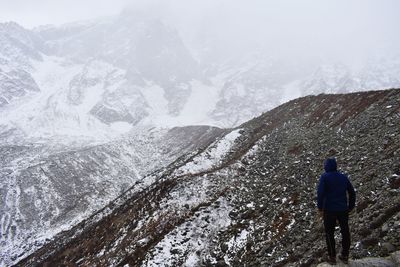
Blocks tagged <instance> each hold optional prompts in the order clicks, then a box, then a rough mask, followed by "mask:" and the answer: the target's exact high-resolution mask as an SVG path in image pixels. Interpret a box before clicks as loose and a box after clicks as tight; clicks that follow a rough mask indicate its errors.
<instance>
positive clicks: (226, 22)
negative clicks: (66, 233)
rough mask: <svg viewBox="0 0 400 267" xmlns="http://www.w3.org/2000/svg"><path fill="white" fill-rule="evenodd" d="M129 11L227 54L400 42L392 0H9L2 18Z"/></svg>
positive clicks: (349, 53) (321, 51)
mask: <svg viewBox="0 0 400 267" xmlns="http://www.w3.org/2000/svg"><path fill="white" fill-rule="evenodd" d="M94 6H95V7H96V8H93V7H94ZM124 9H129V10H133V11H134V12H140V13H144V14H146V16H152V17H154V18H158V19H161V20H163V21H166V23H168V24H169V25H171V26H172V27H174V28H176V29H178V32H179V33H180V35H181V36H182V37H183V39H184V40H185V42H187V43H190V44H191V46H192V47H196V48H197V49H198V50H201V49H202V48H203V46H205V44H204V43H207V45H209V44H210V43H211V45H212V46H214V49H216V51H217V52H216V53H218V54H226V57H232V56H234V57H240V54H241V53H244V52H245V53H249V51H252V52H257V51H262V53H263V54H265V55H273V56H274V57H277V58H284V59H289V60H293V59H295V60H296V61H298V60H305V61H308V60H313V59H315V58H318V59H322V60H327V61H329V62H335V61H339V62H341V61H344V62H347V63H348V64H349V65H355V66H357V65H358V64H361V63H360V62H362V61H364V60H366V59H368V58H370V57H375V56H378V57H379V56H381V55H397V54H398V53H399V52H398V51H399V50H398V48H399V47H400V37H399V35H398V33H397V32H398V30H397V27H398V25H400V17H399V16H398V14H396V11H397V10H400V2H399V1H393V0H385V1H373V0H369V1H362V0H351V1H344V0H339V1H338V0H336V1H318V2H316V1H311V0H303V1H293V0H284V1H261V0H252V1H247V2H246V3H245V2H244V1H228V0H216V1H211V0H207V1H201V2H200V1H194V0H191V1H179V0H169V1H160V0H152V1H144V0H142V1H127V0H116V1H112V2H111V1H105V0H100V1H94V0H88V1H84V2H82V1H77V0H73V1H65V0H62V1H57V2H55V1H49V0H40V1H35V2H33V1H26V0H25V1H24V0H16V1H10V0H6V1H5V2H3V3H2V4H1V9H0V18H1V19H0V21H1V22H4V21H15V22H17V23H19V24H21V25H22V26H24V27H26V28H34V27H37V26H40V25H45V24H54V25H60V24H64V23H70V22H75V21H82V20H91V19H95V18H98V17H105V16H114V15H117V14H120V13H121V12H122V11H123V10H124Z"/></svg>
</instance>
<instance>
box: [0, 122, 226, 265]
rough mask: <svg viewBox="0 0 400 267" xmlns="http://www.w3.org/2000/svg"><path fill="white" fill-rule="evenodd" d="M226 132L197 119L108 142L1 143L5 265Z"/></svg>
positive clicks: (1, 240)
mask: <svg viewBox="0 0 400 267" xmlns="http://www.w3.org/2000/svg"><path fill="white" fill-rule="evenodd" d="M221 132H223V131H222V130H220V129H218V128H213V127H208V126H193V127H189V128H188V129H187V128H175V129H173V130H171V131H168V130H163V131H156V130H147V131H143V132H138V131H136V132H134V133H131V135H126V136H125V138H124V139H123V140H116V141H113V142H109V143H106V144H100V145H98V144H91V145H89V144H86V145H85V146H82V145H81V144H75V145H73V144H68V145H65V146H62V145H60V144H59V142H57V141H55V143H56V144H58V146H55V147H51V146H50V145H49V144H41V145H40V144H25V145H20V146H17V145H1V146H0V151H1V154H2V158H1V161H0V163H1V165H0V166H1V168H0V174H1V177H2V179H3V180H2V183H1V184H0V192H1V196H2V205H1V207H0V227H1V229H2V231H1V233H2V235H1V236H0V247H1V253H0V258H1V261H0V265H6V266H8V265H10V264H12V263H13V262H14V263H15V262H16V261H17V260H18V259H19V258H20V257H23V255H25V254H26V253H30V252H32V251H34V250H35V249H36V248H37V247H39V246H40V245H41V244H43V243H44V242H47V241H48V240H49V239H51V238H52V237H53V236H54V235H55V234H57V233H59V232H61V231H64V230H67V229H69V228H71V227H72V226H73V225H75V224H77V223H78V222H80V221H82V220H83V219H85V218H87V217H88V216H89V215H91V214H93V213H94V212H95V211H97V210H99V209H100V208H102V207H104V206H105V205H107V204H108V203H109V202H110V201H112V200H113V199H115V198H116V197H118V196H119V195H121V194H122V193H123V192H125V191H126V190H127V189H128V188H130V187H131V186H132V185H134V187H141V186H144V185H145V184H146V181H147V180H146V179H144V178H143V177H144V176H146V175H147V174H148V173H150V172H153V171H155V170H157V169H160V168H162V167H164V166H166V165H168V164H169V163H171V162H172V161H174V160H175V159H177V158H178V157H180V156H181V155H183V154H184V153H187V152H191V151H196V150H197V149H204V147H205V146H207V145H209V144H210V142H211V141H212V140H214V138H215V137H216V136H219V135H220V134H221ZM193 138H194V139H193Z"/></svg>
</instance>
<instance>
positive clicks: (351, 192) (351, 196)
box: [347, 179, 356, 211]
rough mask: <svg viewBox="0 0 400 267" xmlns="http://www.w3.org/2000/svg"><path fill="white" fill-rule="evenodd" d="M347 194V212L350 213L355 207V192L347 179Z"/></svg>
mask: <svg viewBox="0 0 400 267" xmlns="http://www.w3.org/2000/svg"><path fill="white" fill-rule="evenodd" d="M347 192H348V193H349V211H351V210H353V209H354V207H355V206H356V191H355V190H354V187H353V185H352V184H351V182H350V180H349V179H347Z"/></svg>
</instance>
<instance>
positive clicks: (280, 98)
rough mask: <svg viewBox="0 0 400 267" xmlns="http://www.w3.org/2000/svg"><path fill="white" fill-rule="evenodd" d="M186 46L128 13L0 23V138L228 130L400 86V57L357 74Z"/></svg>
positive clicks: (166, 28)
mask: <svg viewBox="0 0 400 267" xmlns="http://www.w3.org/2000/svg"><path fill="white" fill-rule="evenodd" d="M204 43H207V42H206V41H204ZM188 44H190V42H186V43H185V42H184V41H183V39H182V38H181V36H180V33H179V32H178V31H177V30H176V29H175V28H174V27H173V26H172V25H169V24H168V23H167V22H165V21H163V20H161V19H157V18H154V17H153V16H148V15H146V14H145V13H139V12H134V11H132V10H129V11H125V12H122V13H121V14H120V15H118V16H114V17H108V18H102V19H97V20H92V21H86V22H76V23H70V24H66V25H61V26H42V27H38V28H35V29H34V30H27V29H24V28H22V27H21V26H19V25H18V24H16V23H3V24H1V27H0V84H1V87H0V109H1V113H2V118H1V121H0V125H1V128H2V130H1V132H2V133H3V135H4V133H5V132H10V131H11V130H13V131H18V132H19V133H23V134H25V135H26V136H25V138H27V137H28V136H30V135H32V134H33V133H34V132H37V135H40V136H53V135H60V134H64V133H67V134H69V135H71V134H72V135H87V136H92V137H93V136H95V137H96V138H98V137H99V136H101V138H103V137H112V136H115V135H118V134H120V132H121V131H122V132H125V131H128V130H129V129H131V128H132V127H134V126H135V125H154V126H167V127H172V126H178V125H179V126H183V125H193V124H198V125H199V124H200V125H201V124H208V125H215V126H222V127H232V126H235V125H238V124H240V123H242V122H244V121H246V120H248V119H250V118H252V117H254V116H257V115H259V114H261V113H262V112H265V111H267V110H269V109H271V108H273V107H275V106H277V105H279V104H281V103H283V102H285V101H287V100H289V99H292V98H295V97H298V96H301V95H307V94H310V93H312V94H318V93H322V92H349V91H357V90H370V89H378V88H391V87H397V86H398V85H399V83H400V82H399V80H400V77H399V76H400V74H399V73H400V67H399V66H400V57H391V58H389V59H388V58H385V57H381V58H378V59H377V58H375V59H371V60H369V61H366V62H365V63H363V65H362V66H360V67H358V69H357V70H354V69H353V68H351V67H350V66H347V65H346V64H344V63H335V64H332V63H329V62H328V63H322V62H321V63H320V64H318V65H313V66H308V65H307V66H306V65H304V64H303V65H302V64H301V63H300V62H291V61H290V60H285V61H283V60H282V59H277V58H275V57H274V55H268V54H266V52H257V51H248V52H247V54H246V53H243V54H241V55H237V58H227V59H225V60H221V59H218V60H216V59H213V57H210V56H209V54H210V53H211V52H210V51H209V53H208V54H204V53H203V54H202V53H200V52H199V51H197V50H196V49H198V47H189V45H188ZM202 49H205V48H202ZM208 49H209V50H212V49H213V47H212V46H210V47H209V48H208ZM215 53H216V52H215ZM288 62H289V63H288ZM22 98H23V99H22Z"/></svg>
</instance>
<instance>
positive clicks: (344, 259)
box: [339, 255, 349, 264]
mask: <svg viewBox="0 0 400 267" xmlns="http://www.w3.org/2000/svg"><path fill="white" fill-rule="evenodd" d="M339 260H341V261H342V262H343V263H345V264H348V263H349V257H345V256H342V255H339Z"/></svg>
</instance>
